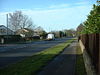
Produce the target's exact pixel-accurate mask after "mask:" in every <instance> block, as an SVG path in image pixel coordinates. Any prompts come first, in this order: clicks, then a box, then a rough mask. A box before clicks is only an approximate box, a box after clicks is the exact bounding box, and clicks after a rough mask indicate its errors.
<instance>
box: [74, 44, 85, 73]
mask: <svg viewBox="0 0 100 75" xmlns="http://www.w3.org/2000/svg"><path fill="white" fill-rule="evenodd" d="M76 54H77V55H76V68H75V70H76V71H75V75H86V70H85V64H84V60H83V53H82V51H81V48H80V46H79V45H78V46H77V47H76Z"/></svg>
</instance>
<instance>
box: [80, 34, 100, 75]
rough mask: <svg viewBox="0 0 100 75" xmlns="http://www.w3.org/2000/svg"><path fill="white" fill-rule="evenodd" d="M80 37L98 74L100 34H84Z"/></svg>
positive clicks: (99, 68)
mask: <svg viewBox="0 0 100 75" xmlns="http://www.w3.org/2000/svg"><path fill="white" fill-rule="evenodd" d="M80 39H81V41H82V42H83V44H84V46H85V49H86V51H87V53H88V54H89V56H90V57H91V59H92V64H93V65H94V67H95V69H96V71H97V73H99V74H100V34H84V35H81V36H80ZM99 74H98V75H99Z"/></svg>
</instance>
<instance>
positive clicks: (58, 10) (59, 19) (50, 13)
mask: <svg viewBox="0 0 100 75" xmlns="http://www.w3.org/2000/svg"><path fill="white" fill-rule="evenodd" d="M78 4H81V3H78ZM83 4H84V3H83ZM65 7H66V8H65ZM49 8H55V9H49ZM90 9H91V6H89V5H81V6H72V7H69V5H67V4H61V5H55V6H50V7H48V9H43V10H42V9H37V10H33V9H22V11H23V13H24V14H26V15H28V16H29V17H31V18H32V20H33V21H34V23H35V24H36V25H38V26H41V27H43V28H44V29H45V30H46V31H51V30H61V29H69V28H76V27H77V26H78V25H79V24H80V23H81V22H83V21H84V20H85V19H86V16H87V15H88V14H89V11H90ZM6 13H9V12H4V13H0V24H1V23H4V24H6V18H5V17H4V15H5V14H6ZM2 15H3V16H2ZM1 16H2V17H1Z"/></svg>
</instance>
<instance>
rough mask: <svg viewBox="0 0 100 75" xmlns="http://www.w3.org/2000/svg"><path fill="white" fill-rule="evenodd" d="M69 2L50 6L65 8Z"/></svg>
mask: <svg viewBox="0 0 100 75" xmlns="http://www.w3.org/2000/svg"><path fill="white" fill-rule="evenodd" d="M68 6H69V4H59V5H51V6H49V7H48V8H64V7H68Z"/></svg>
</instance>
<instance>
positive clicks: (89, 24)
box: [83, 4, 100, 34]
mask: <svg viewBox="0 0 100 75" xmlns="http://www.w3.org/2000/svg"><path fill="white" fill-rule="evenodd" d="M83 33H86V34H88V33H100V5H95V4H94V5H93V9H92V10H91V11H90V14H89V15H88V17H87V20H86V21H85V22H84V30H83Z"/></svg>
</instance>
